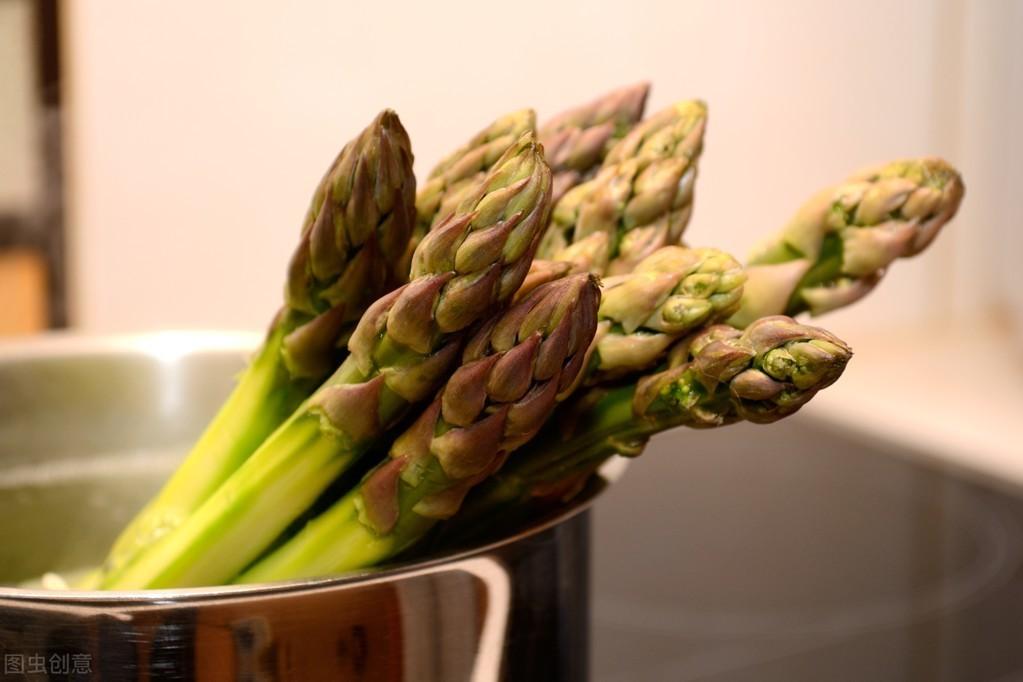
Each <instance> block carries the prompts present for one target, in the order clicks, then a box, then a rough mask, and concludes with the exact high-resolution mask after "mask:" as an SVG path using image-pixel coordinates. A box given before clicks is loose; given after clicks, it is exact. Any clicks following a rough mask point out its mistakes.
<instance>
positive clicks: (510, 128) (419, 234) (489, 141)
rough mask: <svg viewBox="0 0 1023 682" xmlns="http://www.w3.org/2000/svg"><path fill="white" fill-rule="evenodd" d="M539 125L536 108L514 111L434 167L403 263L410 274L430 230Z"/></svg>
mask: <svg viewBox="0 0 1023 682" xmlns="http://www.w3.org/2000/svg"><path fill="white" fill-rule="evenodd" d="M535 129H536V114H535V113H534V112H533V110H532V109H522V110H520V111H515V112H512V113H510V114H507V115H505V116H502V117H501V118H499V119H497V120H496V121H494V122H493V123H491V124H490V125H489V126H487V127H486V128H484V129H483V130H481V131H479V132H478V133H476V135H474V136H473V137H472V139H470V140H469V141H468V142H466V143H465V144H464V145H462V146H461V147H459V148H458V149H456V150H455V151H454V152H452V153H451V154H449V155H448V156H447V157H445V158H444V159H442V160H441V161H440V163H438V164H437V165H436V166H434V167H433V170H431V171H430V175H429V176H428V178H427V180H426V184H424V185H423V187H422V188H421V189H420V191H419V195H418V196H417V197H416V222H415V227H414V229H413V231H412V238H411V239H410V240H409V244H408V249H407V251H406V255H405V257H404V258H403V259H402V260H401V261H400V264H399V266H400V267H403V268H404V269H405V271H406V274H407V272H408V269H409V264H410V263H411V260H412V254H413V252H414V251H415V249H416V247H417V246H418V245H419V242H420V241H422V239H423V237H424V236H425V235H426V233H427V232H429V231H430V230H431V229H432V228H433V227H434V226H435V225H437V224H438V222H439V221H441V220H443V219H444V218H446V217H447V216H449V215H450V214H451V213H452V212H453V211H454V210H455V208H456V207H458V205H459V204H460V203H461V201H462V199H463V198H464V197H465V196H466V194H467V193H468V192H470V191H472V190H473V189H474V188H475V186H476V185H478V184H479V183H480V182H481V181H482V180H483V178H485V177H486V175H487V173H488V172H489V171H490V169H491V168H493V167H494V164H495V163H496V162H497V160H498V159H500V158H501V156H502V155H503V154H504V153H505V151H507V150H508V148H509V147H511V146H512V145H513V144H515V142H516V141H517V140H518V139H519V138H521V137H522V134H523V133H526V132H531V131H535Z"/></svg>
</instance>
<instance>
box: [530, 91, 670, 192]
mask: <svg viewBox="0 0 1023 682" xmlns="http://www.w3.org/2000/svg"><path fill="white" fill-rule="evenodd" d="M649 92H650V84H649V83H636V84H634V85H629V86H626V87H624V88H619V89H618V90H614V91H612V92H609V93H607V94H605V95H602V96H601V97H598V98H597V99H595V100H593V101H592V102H588V103H587V104H583V105H581V106H577V107H574V108H572V109H569V110H567V111H563V112H561V113H560V114H558V115H556V116H554V117H552V118H551V119H550V120H549V121H547V123H546V124H545V125H544V126H543V127H542V128H540V133H539V135H540V142H542V143H543V146H544V149H545V150H546V153H547V162H548V163H549V164H550V166H551V172H552V173H553V174H554V182H553V190H552V196H553V198H552V201H553V202H555V203H557V201H558V200H559V199H560V198H561V197H562V196H563V195H564V194H565V192H567V191H568V190H570V189H571V188H572V187H574V186H576V185H578V184H579V183H580V182H582V181H583V180H587V179H589V178H590V177H592V175H593V174H594V173H595V172H596V170H597V168H599V167H600V164H601V163H602V162H603V160H604V157H605V155H606V154H607V152H608V150H610V148H611V147H612V146H613V145H614V144H615V143H616V142H617V141H618V140H620V139H621V138H622V137H623V136H624V135H625V134H626V133H627V132H628V131H629V130H630V129H631V128H632V126H633V125H635V123H636V121H638V120H639V119H640V118H641V117H642V116H643V108H644V107H645V106H646V98H647V94H648V93H649Z"/></svg>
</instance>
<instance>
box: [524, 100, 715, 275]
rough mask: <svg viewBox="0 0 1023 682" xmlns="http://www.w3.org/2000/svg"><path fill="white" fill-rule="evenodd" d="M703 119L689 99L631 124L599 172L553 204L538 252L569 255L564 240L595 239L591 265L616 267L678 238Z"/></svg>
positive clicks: (687, 211)
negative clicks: (549, 221) (633, 124)
mask: <svg viewBox="0 0 1023 682" xmlns="http://www.w3.org/2000/svg"><path fill="white" fill-rule="evenodd" d="M706 120H707V109H706V106H705V105H704V104H703V103H702V102H698V101H691V102H681V103H678V104H675V105H674V106H672V107H669V108H668V109H665V110H664V111H661V112H659V113H657V114H655V115H654V116H652V117H650V118H649V119H647V120H645V121H643V122H642V123H640V124H639V125H638V126H636V127H635V128H634V129H633V130H632V132H630V133H629V134H628V135H626V136H625V137H624V138H623V139H622V140H621V141H620V142H618V144H616V145H615V146H614V147H613V148H612V149H611V151H610V152H608V155H607V158H606V159H605V160H604V165H603V167H602V168H601V170H600V172H599V173H598V174H597V177H595V178H594V179H593V180H590V181H589V182H585V183H583V184H581V185H579V186H577V187H575V188H573V189H571V190H569V191H568V192H567V193H566V194H565V195H564V196H563V197H562V198H561V200H560V201H559V202H558V203H557V205H556V206H555V207H554V211H553V213H552V216H551V226H550V228H549V229H548V231H547V234H546V236H545V237H544V241H543V242H542V243H541V245H540V251H539V255H540V257H541V258H546V259H552V260H570V259H571V255H570V253H567V252H566V248H568V247H569V246H570V245H573V244H576V243H578V242H582V241H587V242H593V243H592V244H591V245H589V246H588V247H587V250H588V251H590V252H595V253H598V254H599V256H598V257H597V258H596V259H595V263H596V266H597V267H598V268H599V269H600V270H605V271H606V272H608V273H610V274H621V273H625V272H629V271H631V270H632V268H633V267H634V266H635V264H636V263H637V262H639V261H640V260H642V259H643V258H644V257H646V256H648V255H649V254H650V253H652V252H653V251H655V250H656V249H658V248H659V247H661V246H667V245H672V244H678V243H679V241H680V239H681V236H682V231H683V230H684V229H685V227H686V224H687V223H688V222H689V217H690V215H691V213H692V201H693V185H694V183H695V180H696V164H697V160H698V158H699V155H700V152H701V150H702V148H703V132H704V129H705V127H706ZM576 248H579V247H576Z"/></svg>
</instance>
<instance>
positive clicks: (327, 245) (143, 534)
mask: <svg viewBox="0 0 1023 682" xmlns="http://www.w3.org/2000/svg"><path fill="white" fill-rule="evenodd" d="M414 196H415V176H414V175H413V174H412V151H411V145H410V143H409V139H408V135H407V134H406V132H405V129H404V128H403V127H402V125H401V122H400V121H399V120H398V116H397V114H395V113H394V112H393V111H389V110H388V111H384V112H382V113H381V114H380V115H379V116H377V117H376V119H375V120H374V121H373V122H372V123H371V124H370V125H369V127H367V128H366V129H365V130H364V131H362V133H361V134H360V135H359V137H357V138H356V139H355V140H353V141H351V142H350V143H348V144H347V145H346V146H345V147H344V148H343V149H342V150H341V153H340V154H339V155H338V156H337V158H336V159H335V160H334V162H333V163H332V164H331V167H330V168H329V170H328V171H327V173H326V175H325V176H324V177H323V179H322V180H321V181H320V184H319V186H318V187H317V189H316V192H315V194H314V195H313V200H312V204H311V206H310V208H309V212H308V214H307V216H306V218H305V222H304V224H303V227H302V238H301V242H300V243H299V246H298V249H297V250H296V251H295V254H294V256H293V257H292V260H291V265H290V267H289V273H288V280H287V286H286V291H285V304H284V307H283V308H282V309H281V311H280V312H279V313H278V314H277V316H276V317H275V319H274V321H273V323H272V324H271V326H270V330H269V332H268V333H267V336H266V339H265V340H264V342H263V345H262V347H261V348H260V349H259V350H258V351H257V353H256V355H255V358H254V359H253V361H252V363H251V364H250V365H249V366H248V368H247V369H246V370H245V372H244V373H243V374H242V375H241V377H240V378H239V381H238V384H237V386H236V387H235V389H234V391H233V392H232V393H231V395H230V397H228V399H227V401H226V402H225V403H224V405H223V407H222V408H221V409H220V411H219V412H218V414H217V415H216V417H215V418H214V419H213V421H212V422H211V423H210V425H209V426H208V427H207V429H206V431H205V433H203V435H202V437H201V438H200V439H199V441H198V442H197V443H196V445H195V447H194V448H193V449H192V451H191V452H190V453H189V455H188V456H187V457H186V458H185V460H184V462H183V463H182V464H181V466H180V467H179V468H178V470H177V471H176V472H175V473H174V475H173V476H172V477H171V479H170V480H169V481H168V482H167V484H166V485H165V486H164V488H163V489H162V490H161V491H160V493H159V494H158V495H157V496H156V497H155V498H154V499H153V500H152V501H151V502H150V503H149V504H148V505H147V506H146V507H145V508H144V509H143V510H142V512H140V513H139V514H138V516H136V517H135V519H134V520H133V521H132V522H131V523H130V524H129V525H128V527H127V528H126V529H125V530H124V531H123V532H122V533H121V535H120V537H119V538H118V539H117V541H116V543H115V544H114V546H113V549H112V550H111V552H110V555H109V557H108V558H107V561H106V566H107V568H108V570H116V569H117V568H119V567H120V566H122V565H123V564H124V563H125V562H127V561H128V560H129V559H130V558H131V557H132V556H134V555H135V554H136V553H137V552H139V551H141V550H143V549H144V548H146V547H148V546H149V545H150V544H152V543H153V542H154V541H155V540H157V539H158V538H160V537H161V536H163V535H164V534H165V533H167V532H169V531H170V530H172V529H173V528H176V527H177V526H178V525H180V524H181V522H182V521H183V520H184V519H185V518H186V517H187V516H188V515H189V514H190V513H191V512H192V511H194V510H195V509H196V507H198V506H199V504H201V503H202V502H203V501H204V500H205V499H206V498H207V497H209V495H210V494H211V493H212V492H213V491H214V490H215V489H216V488H217V487H218V486H219V485H220V484H221V483H223V482H224V480H225V479H226V478H227V477H228V476H229V475H230V474H231V473H232V472H234V471H235V470H236V469H237V468H238V467H239V466H240V465H241V463H242V462H244V461H245V460H246V459H247V458H248V457H249V456H250V455H251V454H252V452H253V451H255V449H256V448H257V447H258V446H259V445H260V444H261V443H262V442H263V441H264V440H265V439H266V438H267V436H269V435H270V433H272V432H273V430H274V429H275V428H277V427H278V426H279V425H280V424H281V423H283V422H284V420H285V419H287V417H288V416H289V415H290V414H291V413H292V412H293V411H294V410H295V408H297V407H298V406H299V405H300V404H301V403H302V401H303V400H305V399H306V398H308V397H309V395H310V394H311V393H312V392H313V391H314V390H315V389H316V387H317V386H318V385H319V384H320V383H321V382H322V381H323V380H324V379H325V378H326V377H327V376H328V375H329V374H330V372H331V371H333V370H334V369H335V368H336V367H337V365H338V364H339V363H340V362H341V360H342V359H343V356H344V350H345V344H346V343H347V340H348V336H349V335H350V334H351V332H352V330H353V329H354V327H355V324H356V322H357V320H358V319H359V317H360V316H361V315H362V313H363V311H365V309H366V306H367V305H368V304H369V303H371V302H372V301H373V300H374V299H376V298H377V297H379V296H382V295H383V294H386V293H387V292H389V291H391V290H392V289H394V288H395V287H396V286H398V284H399V283H400V282H401V281H402V276H403V273H399V272H398V271H396V270H395V268H394V263H395V261H396V260H397V259H398V258H399V257H400V255H401V254H402V253H403V252H404V250H405V245H406V244H407V242H408V239H409V234H410V232H411V229H412V223H413V197H414Z"/></svg>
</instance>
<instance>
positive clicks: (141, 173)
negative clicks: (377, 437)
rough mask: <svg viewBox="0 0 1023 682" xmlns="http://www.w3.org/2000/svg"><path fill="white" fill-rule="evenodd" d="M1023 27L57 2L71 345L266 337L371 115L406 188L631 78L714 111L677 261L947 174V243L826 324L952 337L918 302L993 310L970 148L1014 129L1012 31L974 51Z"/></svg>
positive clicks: (723, 14)
mask: <svg viewBox="0 0 1023 682" xmlns="http://www.w3.org/2000/svg"><path fill="white" fill-rule="evenodd" d="M285 5H287V6H288V7H289V9H285ZM978 7H979V9H978ZM1018 7H1019V6H1018V5H1012V3H1011V2H1008V1H1005V2H998V1H997V0H992V2H990V3H967V2H966V1H965V0H944V1H942V2H930V1H928V0H911V1H906V2H899V3H891V2H883V1H873V0H872V1H864V2H855V3H852V2H841V3H837V2H819V1H816V0H800V1H786V2H754V1H741V0H731V1H729V2H661V3H657V2H650V3H645V2H631V3H626V4H622V3H621V2H610V1H607V0H579V1H575V2H562V3H554V2H535V1H533V0H525V1H520V2H515V3H479V2H458V3H439V4H438V3H414V4H413V3H408V4H407V5H405V6H404V7H400V6H397V5H390V4H382V3H335V2H329V1H327V0H319V1H316V2H305V3H252V2H243V1H241V0H234V1H232V2H218V3H207V2H199V1H198V0H189V1H182V2H177V3H158V2H152V1H148V2H138V1H128V0H119V1H114V0H108V1H107V2H82V3H67V4H66V5H65V8H66V11H67V16H66V19H67V21H66V25H65V31H66V38H67V40H68V41H69V43H68V44H69V49H68V51H67V60H66V68H67V72H68V74H69V93H68V95H69V97H68V102H69V110H68V114H69V133H70V139H69V162H70V174H69V181H70V187H71V205H70V221H71V237H72V239H71V248H72V251H71V254H72V259H73V261H72V262H73V273H72V274H73V276H72V280H71V281H72V283H73V290H72V302H73V308H72V310H73V314H74V321H75V324H76V325H77V326H79V327H81V328H84V329H87V330H93V331H107V330H125V329H147V328H157V327H261V326H263V324H264V323H265V322H266V320H267V319H268V317H269V315H270V313H271V312H272V310H273V309H274V308H275V306H276V305H277V303H278V302H279V299H280V290H281V283H282V275H283V271H284V266H285V263H286V260H287V257H288V254H289V253H290V250H291V248H292V246H293V244H294V241H295V237H296V234H297V230H298V226H299V221H300V219H301V217H302V215H303V212H304V210H305V208H306V201H307V199H308V196H309V194H310V192H311V189H312V187H313V185H314V183H315V182H316V180H317V179H318V178H319V176H320V174H321V172H322V171H323V169H324V167H325V165H326V164H327V163H328V162H329V160H330V159H331V158H332V157H333V155H334V153H335V151H336V150H337V148H339V146H340V145H341V144H342V143H343V142H344V141H346V140H347V139H348V138H349V137H351V136H352V135H354V134H355V133H357V132H358V130H359V129H360V128H361V127H362V126H363V125H365V124H366V123H367V122H368V121H369V120H370V119H371V117H372V116H373V115H374V113H375V112H376V111H377V110H379V109H380V108H382V107H385V106H390V107H394V108H395V109H396V110H397V111H398V112H399V114H400V115H401V117H402V119H403V121H404V122H405V125H406V127H407V128H408V129H409V131H410V133H411V134H412V138H413V144H414V149H415V153H416V156H417V170H418V172H419V174H420V176H422V175H423V174H424V173H425V172H426V170H428V168H429V167H430V165H431V164H432V163H433V162H434V161H436V160H437V159H438V158H439V157H440V156H441V155H442V154H443V153H444V152H445V151H447V150H449V149H451V148H452V147H454V146H455V145H457V144H459V143H461V142H462V141H463V139H464V138H466V137H468V136H469V135H470V134H471V133H472V132H474V131H475V130H476V129H478V128H480V127H481V126H482V125H484V124H485V123H487V122H488V121H489V120H490V119H491V118H493V117H495V116H497V115H499V114H501V113H503V112H505V111H508V110H511V109H515V108H518V107H522V106H526V105H533V106H535V107H536V108H537V109H538V111H539V112H540V113H541V115H547V114H551V113H554V112H556V111H557V110H559V109H561V108H563V107H565V106H568V105H572V104H574V103H576V102H578V101H581V100H585V99H588V98H590V97H592V96H593V95H595V94H597V93H600V92H602V91H603V90H606V89H608V88H610V87H614V86H617V85H620V84H624V83H628V82H630V81H634V80H637V79H641V78H646V79H650V80H652V81H653V83H654V91H653V96H652V101H651V105H652V107H653V108H657V107H661V106H664V105H666V104H667V103H669V102H670V101H671V100H673V99H680V98H687V97H694V96H699V97H702V98H705V99H706V100H708V102H709V103H710V108H711V109H710V110H711V123H710V129H709V134H708V140H707V147H706V151H705V156H704V161H703V162H702V177H701V180H700V183H699V187H698V197H697V208H696V214H695V217H694V220H693V223H692V226H691V228H690V233H689V239H690V240H691V242H693V243H695V244H712V245H718V246H722V247H724V248H727V249H730V250H733V251H735V252H736V253H737V255H744V254H745V252H746V250H747V249H748V247H749V246H750V245H751V244H752V243H753V242H754V241H755V240H756V238H757V236H758V235H760V234H762V233H763V232H764V231H766V230H770V229H773V228H774V227H776V226H777V225H779V224H780V223H781V222H783V221H784V219H785V218H786V217H787V215H788V214H789V213H790V212H791V211H792V210H793V209H794V208H795V207H796V206H797V204H798V203H799V202H800V201H801V200H802V198H803V197H805V196H807V195H808V194H809V193H810V192H811V191H813V190H814V189H816V188H818V187H819V186H821V185H825V184H830V183H831V182H834V181H836V180H838V179H840V178H842V177H843V176H844V175H846V174H847V173H849V172H850V171H852V170H854V169H856V168H858V167H860V166H862V165H864V164H868V163H872V162H876V161H883V160H887V159H889V158H893V157H899V156H905V155H919V154H926V153H933V154H940V155H945V156H947V157H949V158H950V160H952V161H954V162H957V163H959V164H960V166H961V167H962V169H963V171H964V175H965V177H966V181H967V185H968V188H969V190H968V198H967V204H966V207H965V208H964V210H963V211H962V214H961V217H960V219H959V220H958V221H957V222H956V223H955V224H954V226H953V227H952V229H951V230H950V232H949V234H946V235H944V236H943V237H942V238H941V239H940V240H939V242H938V244H937V245H936V247H934V249H933V250H932V252H931V253H929V254H927V256H926V257H925V258H922V259H919V260H917V261H914V262H906V263H900V264H899V266H898V267H896V268H895V269H894V270H893V271H892V272H891V273H890V276H889V279H888V281H887V282H886V283H885V285H884V294H883V295H879V296H875V297H873V298H872V299H871V300H870V302H869V304H865V305H863V306H861V307H858V308H855V309H853V310H851V311H849V312H847V313H843V314H842V317H838V318H830V321H829V324H830V325H831V326H833V327H835V328H836V329H838V330H839V331H841V330H842V329H843V328H850V327H851V326H857V327H859V326H860V325H861V324H883V323H884V322H886V321H891V320H894V319H896V318H899V319H901V320H908V322H910V323H915V322H919V321H923V320H926V319H928V318H930V317H934V316H937V315H946V314H947V312H948V307H947V304H946V302H945V301H939V300H938V299H937V298H936V297H934V296H932V295H931V292H932V291H934V290H940V291H944V292H953V294H954V295H953V298H952V300H954V301H955V304H954V305H956V306H959V307H960V308H962V309H963V310H970V309H973V308H974V307H975V306H976V304H975V303H973V302H974V301H976V300H978V294H977V292H978V291H979V290H980V288H982V287H984V286H986V285H987V282H986V280H985V277H983V276H982V277H976V276H974V275H975V274H976V273H977V272H978V263H979V262H980V261H981V260H983V259H982V258H981V257H980V256H978V253H979V252H984V253H988V254H990V253H991V251H990V248H991V244H990V242H989V241H987V239H988V235H989V233H990V232H991V231H992V230H994V229H996V227H997V225H994V224H992V222H995V223H997V221H998V216H999V214H998V211H997V208H996V206H994V205H991V204H988V205H986V206H985V207H981V206H980V203H979V202H978V201H975V199H980V198H981V197H985V198H986V199H990V198H991V190H984V189H982V188H978V187H975V186H974V182H975V179H976V180H979V179H982V178H983V179H984V181H985V182H987V178H988V177H989V176H990V175H991V173H990V172H988V171H987V170H986V167H987V164H989V163H990V161H991V158H990V157H991V155H992V154H993V153H1001V151H994V149H995V148H993V147H991V146H990V145H992V143H994V144H996V145H998V144H999V143H1000V142H1004V138H1000V137H999V135H1000V133H999V132H998V131H997V130H996V129H995V128H993V127H990V126H985V127H983V129H977V127H976V126H973V125H971V124H972V123H973V122H975V121H977V120H985V121H988V119H990V120H989V121H988V122H989V123H990V124H991V125H992V126H993V125H996V124H997V125H1001V126H1006V127H1008V126H1009V122H1008V121H1007V120H1001V119H999V120H995V118H997V117H996V116H995V113H996V112H997V110H998V102H1000V101H1001V100H1002V99H1004V98H1005V97H1007V96H1011V98H1012V99H1013V101H1015V102H1017V103H1018V100H1019V97H1020V93H1019V89H1018V88H1016V89H1015V90H1014V89H1013V88H1006V87H1003V84H998V83H991V82H974V80H973V79H972V75H971V74H976V73H982V74H986V73H989V72H990V62H991V60H993V59H1001V60H1002V62H1005V63H1016V65H1017V67H1018V62H1013V61H1012V60H1014V59H1015V57H1016V56H1018V54H1019V53H1018V48H1015V47H1012V46H1011V34H1010V33H1007V32H1006V30H1005V29H1006V27H1004V26H1001V27H1000V28H1001V29H1002V31H1001V34H1000V37H998V36H996V38H998V39H999V40H1002V43H997V41H995V42H992V38H991V35H989V34H991V32H992V30H993V29H997V28H999V26H998V21H999V20H1000V18H1001V17H1003V16H1005V15H1011V14H1012V10H1013V9H1015V10H1018ZM1015 15H1016V16H1019V12H1018V11H1016V13H1015ZM1007 50H1008V51H1011V52H1007ZM1010 57H1011V58H1012V59H1010ZM1003 66H1004V64H1003ZM1006 68H1007V67H1006ZM1003 71H1005V69H1004V68H1003ZM1018 75H1019V73H1018V71H1017V72H1016V76H1018ZM1016 85H1017V86H1018V85H1019V83H1016ZM1006 92H1008V93H1010V95H1006ZM985 116H986V117H987V118H986V119H985V118H984V117H985ZM1003 118H1004V117H1003ZM1017 140H1018V138H1017ZM999 146H1000V145H999ZM978 184H979V183H978ZM996 198H997V197H996ZM1003 198H1004V197H1003ZM1017 215H1018V214H1017ZM1013 231H1014V232H1015V230H1013ZM981 272H983V271H981ZM987 279H991V277H987Z"/></svg>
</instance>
